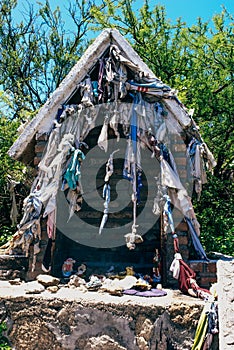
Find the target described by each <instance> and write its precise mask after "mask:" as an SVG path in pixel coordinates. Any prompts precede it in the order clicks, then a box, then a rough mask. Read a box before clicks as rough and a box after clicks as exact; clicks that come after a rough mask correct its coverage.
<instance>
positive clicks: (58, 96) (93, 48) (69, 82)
mask: <svg viewBox="0 0 234 350" xmlns="http://www.w3.org/2000/svg"><path fill="white" fill-rule="evenodd" d="M110 44H114V45H117V46H118V47H119V49H120V50H121V51H122V53H124V56H125V57H126V58H128V59H129V60H130V61H131V62H133V63H134V64H135V65H137V66H138V68H139V70H140V71H142V72H144V74H145V75H148V76H149V77H151V78H155V75H154V73H153V72H152V71H151V70H150V69H149V67H148V66H147V65H146V64H145V63H144V62H143V61H142V59H141V58H140V57H139V55H138V54H137V53H136V52H135V51H134V49H133V48H132V47H131V45H130V44H129V43H128V42H127V40H126V39H125V38H124V37H123V36H122V35H121V34H120V33H119V31H118V30H116V29H105V30H103V31H102V32H101V34H100V35H99V36H98V37H97V38H96V40H95V41H94V42H93V44H92V45H90V46H89V47H88V49H87V50H86V51H85V53H84V54H83V56H82V57H81V59H80V60H79V61H78V62H77V63H76V64H75V66H74V67H73V68H72V69H71V71H70V72H69V74H68V75H67V76H66V77H65V78H64V80H63V81H62V82H61V84H60V85H59V87H58V88H57V89H56V90H55V91H54V92H53V94H52V95H51V97H50V98H49V99H48V100H47V102H46V103H45V104H44V105H43V106H42V107H41V108H40V110H39V112H38V113H37V115H36V116H35V117H34V118H33V119H32V120H31V122H30V123H28V124H27V125H26V127H25V129H24V130H23V132H22V133H21V135H20V136H19V137H18V139H17V140H16V141H15V143H14V144H13V145H12V147H11V148H10V149H9V151H8V154H9V155H10V156H11V157H12V158H14V159H18V160H22V161H23V162H25V163H28V160H27V158H28V157H29V153H30V152H28V151H27V150H28V148H31V147H32V144H31V143H32V141H33V139H34V136H35V135H36V134H37V133H38V132H39V133H40V134H43V133H46V132H49V130H50V128H51V125H52V121H53V119H54V117H55V115H56V113H57V110H58V107H59V106H60V105H61V104H64V103H65V101H67V99H68V98H69V96H70V95H71V94H72V93H73V91H74V90H75V89H76V88H77V85H78V84H79V83H80V82H81V81H82V80H83V79H84V78H85V76H86V75H87V73H88V72H89V71H90V69H92V66H93V65H94V64H95V63H96V62H97V60H98V59H99V58H100V57H101V56H102V55H103V54H104V52H105V51H106V50H107V49H108V47H109V46H110ZM30 144H31V147H30Z"/></svg>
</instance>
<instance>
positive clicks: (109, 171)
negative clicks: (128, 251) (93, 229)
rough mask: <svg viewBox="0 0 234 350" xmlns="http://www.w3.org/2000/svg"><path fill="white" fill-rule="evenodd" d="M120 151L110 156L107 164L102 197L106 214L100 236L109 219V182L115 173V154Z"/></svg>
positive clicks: (104, 214) (104, 213) (100, 228)
mask: <svg viewBox="0 0 234 350" xmlns="http://www.w3.org/2000/svg"><path fill="white" fill-rule="evenodd" d="M118 151H119V149H117V150H115V151H114V152H112V153H111V154H110V157H109V159H108V161H107V164H106V175H105V178H104V182H105V184H104V186H103V192H102V197H103V198H104V199H105V202H104V204H103V205H104V212H103V217H102V221H101V224H100V227H99V235H100V234H101V233H102V230H103V228H104V226H105V224H106V222H107V219H108V213H109V203H110V191H111V188H110V184H109V181H110V177H111V175H112V174H113V171H114V162H113V157H114V154H115V153H116V152H118Z"/></svg>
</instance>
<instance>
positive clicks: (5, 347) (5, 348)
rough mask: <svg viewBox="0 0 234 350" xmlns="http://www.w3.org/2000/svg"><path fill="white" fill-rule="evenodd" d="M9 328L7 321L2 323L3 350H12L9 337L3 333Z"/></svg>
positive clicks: (0, 339) (0, 337) (0, 346)
mask: <svg viewBox="0 0 234 350" xmlns="http://www.w3.org/2000/svg"><path fill="white" fill-rule="evenodd" d="M6 330H7V326H6V323H5V322H1V323H0V349H2V350H10V349H11V347H10V346H9V342H8V340H7V338H6V337H5V336H4V335H3V332H5V331H6Z"/></svg>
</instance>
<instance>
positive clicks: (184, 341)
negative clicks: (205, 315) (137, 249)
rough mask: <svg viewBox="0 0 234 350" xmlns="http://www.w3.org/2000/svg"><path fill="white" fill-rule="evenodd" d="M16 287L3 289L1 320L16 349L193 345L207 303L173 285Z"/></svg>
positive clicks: (186, 348)
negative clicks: (114, 291) (120, 292)
mask: <svg viewBox="0 0 234 350" xmlns="http://www.w3.org/2000/svg"><path fill="white" fill-rule="evenodd" d="M12 288H13V289H12V295H11V296H9V295H7V293H8V292H7V288H5V292H4V288H1V292H0V316H1V317H0V318H1V319H0V321H1V322H2V321H5V322H6V323H7V325H8V333H7V336H8V338H9V340H10V342H11V344H12V346H13V349H16V350H23V349H24V350H25V349H26V350H53V349H54V350H91V349H96V350H180V349H181V350H182V349H183V350H190V349H191V347H192V343H193V338H194V334H195V330H196V325H197V322H198V319H199V317H200V314H201V311H202V308H203V302H202V301H200V300H198V299H194V298H190V297H189V296H185V295H182V294H180V293H179V292H178V291H170V290H168V295H167V296H165V297H159V298H142V297H134V296H126V295H125V296H121V297H115V296H110V295H108V294H102V293H97V292H86V293H85V294H84V293H80V292H79V291H77V290H76V289H69V288H64V287H63V288H61V289H60V290H59V292H58V293H56V297H55V295H52V294H51V293H49V292H48V291H47V290H46V291H44V292H43V293H41V294H40V295H38V296H37V295H31V296H27V295H23V294H22V293H21V294H19V292H17V291H16V289H17V288H16V286H15V287H13V286H12ZM14 288H15V289H14ZM4 293H5V294H4ZM216 349H217V348H216Z"/></svg>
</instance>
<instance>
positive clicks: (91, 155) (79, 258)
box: [52, 112, 164, 282]
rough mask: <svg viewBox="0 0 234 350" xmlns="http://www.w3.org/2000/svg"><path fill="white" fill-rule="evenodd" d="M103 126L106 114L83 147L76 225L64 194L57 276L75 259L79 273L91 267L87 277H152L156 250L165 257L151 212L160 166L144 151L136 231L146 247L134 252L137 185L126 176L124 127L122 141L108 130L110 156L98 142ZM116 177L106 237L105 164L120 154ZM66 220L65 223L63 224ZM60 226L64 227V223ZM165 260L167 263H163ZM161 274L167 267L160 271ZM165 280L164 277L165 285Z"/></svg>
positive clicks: (156, 220) (57, 244) (59, 215)
mask: <svg viewBox="0 0 234 350" xmlns="http://www.w3.org/2000/svg"><path fill="white" fill-rule="evenodd" d="M102 124H103V115H102V112H100V113H99V115H98V117H97V120H96V125H97V126H96V127H94V128H93V129H91V131H90V132H89V134H88V136H87V137H86V138H85V139H84V142H85V143H86V144H87V145H88V149H87V148H86V147H85V146H83V148H82V151H83V152H84V154H85V159H84V160H83V161H82V166H81V174H82V176H81V184H82V193H83V194H82V199H83V200H82V203H81V204H80V205H81V210H80V211H77V212H76V213H75V214H74V215H73V217H72V218H71V220H68V217H69V212H68V211H69V210H68V209H69V199H68V198H66V194H67V193H66V191H64V192H62V193H61V194H60V196H59V199H58V204H57V230H56V242H55V249H54V255H53V263H52V274H53V275H55V276H57V277H61V275H62V265H63V263H64V261H65V260H66V259H68V258H72V259H73V260H75V263H74V271H77V268H78V266H80V265H81V264H85V265H86V266H87V270H86V276H87V277H88V276H90V275H92V274H106V273H107V271H108V270H109V269H113V268H114V272H115V273H116V274H118V273H119V272H123V271H125V269H126V267H133V270H134V271H135V272H136V273H139V274H142V275H150V276H152V275H153V268H154V266H155V263H154V257H155V250H156V249H157V250H158V252H159V256H160V257H161V230H160V224H161V223H160V215H159V216H156V215H155V214H153V212H152V207H153V202H154V198H155V188H156V187H155V183H156V179H157V177H158V176H159V174H160V166H159V163H158V161H157V160H156V159H155V161H152V158H151V154H152V153H151V152H150V151H149V150H148V149H147V147H146V148H144V147H143V149H141V185H142V186H141V188H140V191H139V194H138V195H139V198H138V204H137V225H138V227H137V232H139V233H140V234H141V235H142V238H143V242H142V243H139V244H136V247H135V249H133V250H129V249H128V248H127V246H126V244H125V235H126V234H128V233H129V232H131V229H132V222H133V202H132V182H131V181H129V180H128V179H126V178H124V176H123V169H124V161H125V153H126V146H127V140H126V136H125V135H124V132H123V129H122V126H121V125H119V126H118V130H119V133H120V138H119V140H118V142H117V138H116V135H115V134H114V132H113V130H112V129H111V128H110V127H109V128H108V151H107V152H104V151H103V150H101V149H100V148H99V147H98V146H97V143H98V137H99V135H100V131H101V128H102ZM115 151H117V152H116V153H115V155H114V159H113V173H112V175H111V177H110V180H109V185H110V202H109V213H108V218H107V221H106V223H105V227H104V228H103V230H102V232H101V234H99V227H100V224H101V221H102V217H103V211H104V198H103V186H104V184H105V181H104V179H105V174H106V164H107V161H108V158H109V155H110V154H112V153H113V152H115ZM62 221H63V222H62ZM60 222H61V225H60V224H59V223H60ZM161 260H162V259H161ZM160 272H161V274H162V266H161V271H160ZM163 280H164V276H163V274H162V282H163Z"/></svg>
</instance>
